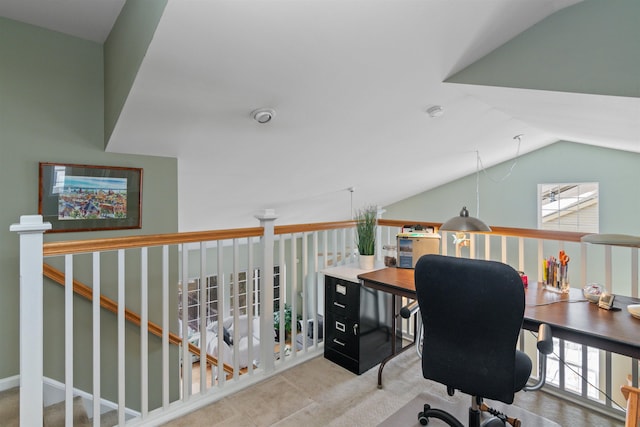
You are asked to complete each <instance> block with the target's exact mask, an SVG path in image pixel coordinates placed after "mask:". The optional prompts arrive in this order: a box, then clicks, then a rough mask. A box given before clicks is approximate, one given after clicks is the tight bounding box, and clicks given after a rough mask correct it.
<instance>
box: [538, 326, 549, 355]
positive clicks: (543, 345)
mask: <svg viewBox="0 0 640 427" xmlns="http://www.w3.org/2000/svg"><path fill="white" fill-rule="evenodd" d="M537 345H538V351H539V352H540V353H542V354H544V355H545V356H546V355H548V354H551V353H552V352H553V333H552V332H551V326H549V325H547V324H546V323H542V324H541V325H540V327H539V328H538V344H537Z"/></svg>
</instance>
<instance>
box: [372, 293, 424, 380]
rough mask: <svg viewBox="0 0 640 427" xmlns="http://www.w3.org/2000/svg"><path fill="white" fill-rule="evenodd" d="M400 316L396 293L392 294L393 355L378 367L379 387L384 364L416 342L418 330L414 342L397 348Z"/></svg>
mask: <svg viewBox="0 0 640 427" xmlns="http://www.w3.org/2000/svg"><path fill="white" fill-rule="evenodd" d="M398 316H399V314H398V313H396V295H395V294H392V295H391V323H392V325H393V327H392V329H391V340H392V341H391V355H389V356H388V357H386V358H385V359H384V360H383V361H382V362H380V367H379V368H378V388H382V370H383V369H384V365H385V364H386V363H387V362H388V361H390V360H391V359H393V358H394V357H396V356H398V355H399V354H402V353H403V352H404V351H406V350H408V349H410V348H413V346H414V344H415V343H416V336H417V331H415V332H414V335H413V343H411V344H409V345H406V346H404V347H402V348H401V349H400V351H398V350H397V348H396V328H397V326H398V322H397V319H398ZM414 323H415V317H414ZM414 329H415V328H414Z"/></svg>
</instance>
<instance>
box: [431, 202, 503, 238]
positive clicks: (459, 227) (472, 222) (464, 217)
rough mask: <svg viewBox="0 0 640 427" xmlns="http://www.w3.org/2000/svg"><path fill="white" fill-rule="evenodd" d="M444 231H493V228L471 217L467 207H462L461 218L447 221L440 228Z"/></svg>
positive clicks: (457, 217) (455, 217) (456, 217)
mask: <svg viewBox="0 0 640 427" xmlns="http://www.w3.org/2000/svg"><path fill="white" fill-rule="evenodd" d="M440 230H442V231H487V232H489V231H491V227H489V226H488V225H487V224H485V223H484V222H482V221H481V220H479V219H478V218H474V217H472V216H469V211H468V210H467V207H466V206H463V207H462V210H461V211H460V215H459V216H454V217H453V218H451V219H449V220H448V221H446V222H445V223H444V224H442V225H441V226H440Z"/></svg>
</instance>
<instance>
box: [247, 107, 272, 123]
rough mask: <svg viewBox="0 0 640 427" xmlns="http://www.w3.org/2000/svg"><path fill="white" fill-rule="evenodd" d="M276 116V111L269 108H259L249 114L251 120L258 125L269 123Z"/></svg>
mask: <svg viewBox="0 0 640 427" xmlns="http://www.w3.org/2000/svg"><path fill="white" fill-rule="evenodd" d="M275 115H276V111H275V110H273V109H271V108H260V109H258V110H254V111H252V112H251V117H253V120H255V121H256V122H258V123H260V124H265V123H269V122H270V121H271V119H273V118H274V117H275Z"/></svg>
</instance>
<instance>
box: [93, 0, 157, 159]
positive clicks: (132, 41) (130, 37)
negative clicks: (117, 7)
mask: <svg viewBox="0 0 640 427" xmlns="http://www.w3.org/2000/svg"><path fill="white" fill-rule="evenodd" d="M166 5H167V0H145V1H132V0H127V2H126V3H125V5H124V7H123V8H122V10H121V11H120V15H119V16H118V19H117V20H116V23H115V25H114V26H113V29H112V30H111V33H110V34H109V37H108V38H107V40H106V41H105V43H104V59H105V60H104V93H105V99H104V106H105V114H104V121H105V130H104V145H105V147H106V146H107V144H108V142H109V138H111V133H112V132H113V129H114V127H115V125H116V123H117V121H118V117H120V112H121V111H122V108H123V107H124V103H125V101H126V100H127V96H128V95H129V91H130V90H131V87H132V86H133V82H134V81H135V78H136V75H137V74H138V69H139V68H140V65H141V64H142V61H143V59H144V56H145V55H146V53H147V48H148V47H149V44H150V43H151V40H152V39H153V35H154V34H155V31H156V28H157V26H158V22H160V18H161V17H162V13H163V12H164V8H165V6H166Z"/></svg>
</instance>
